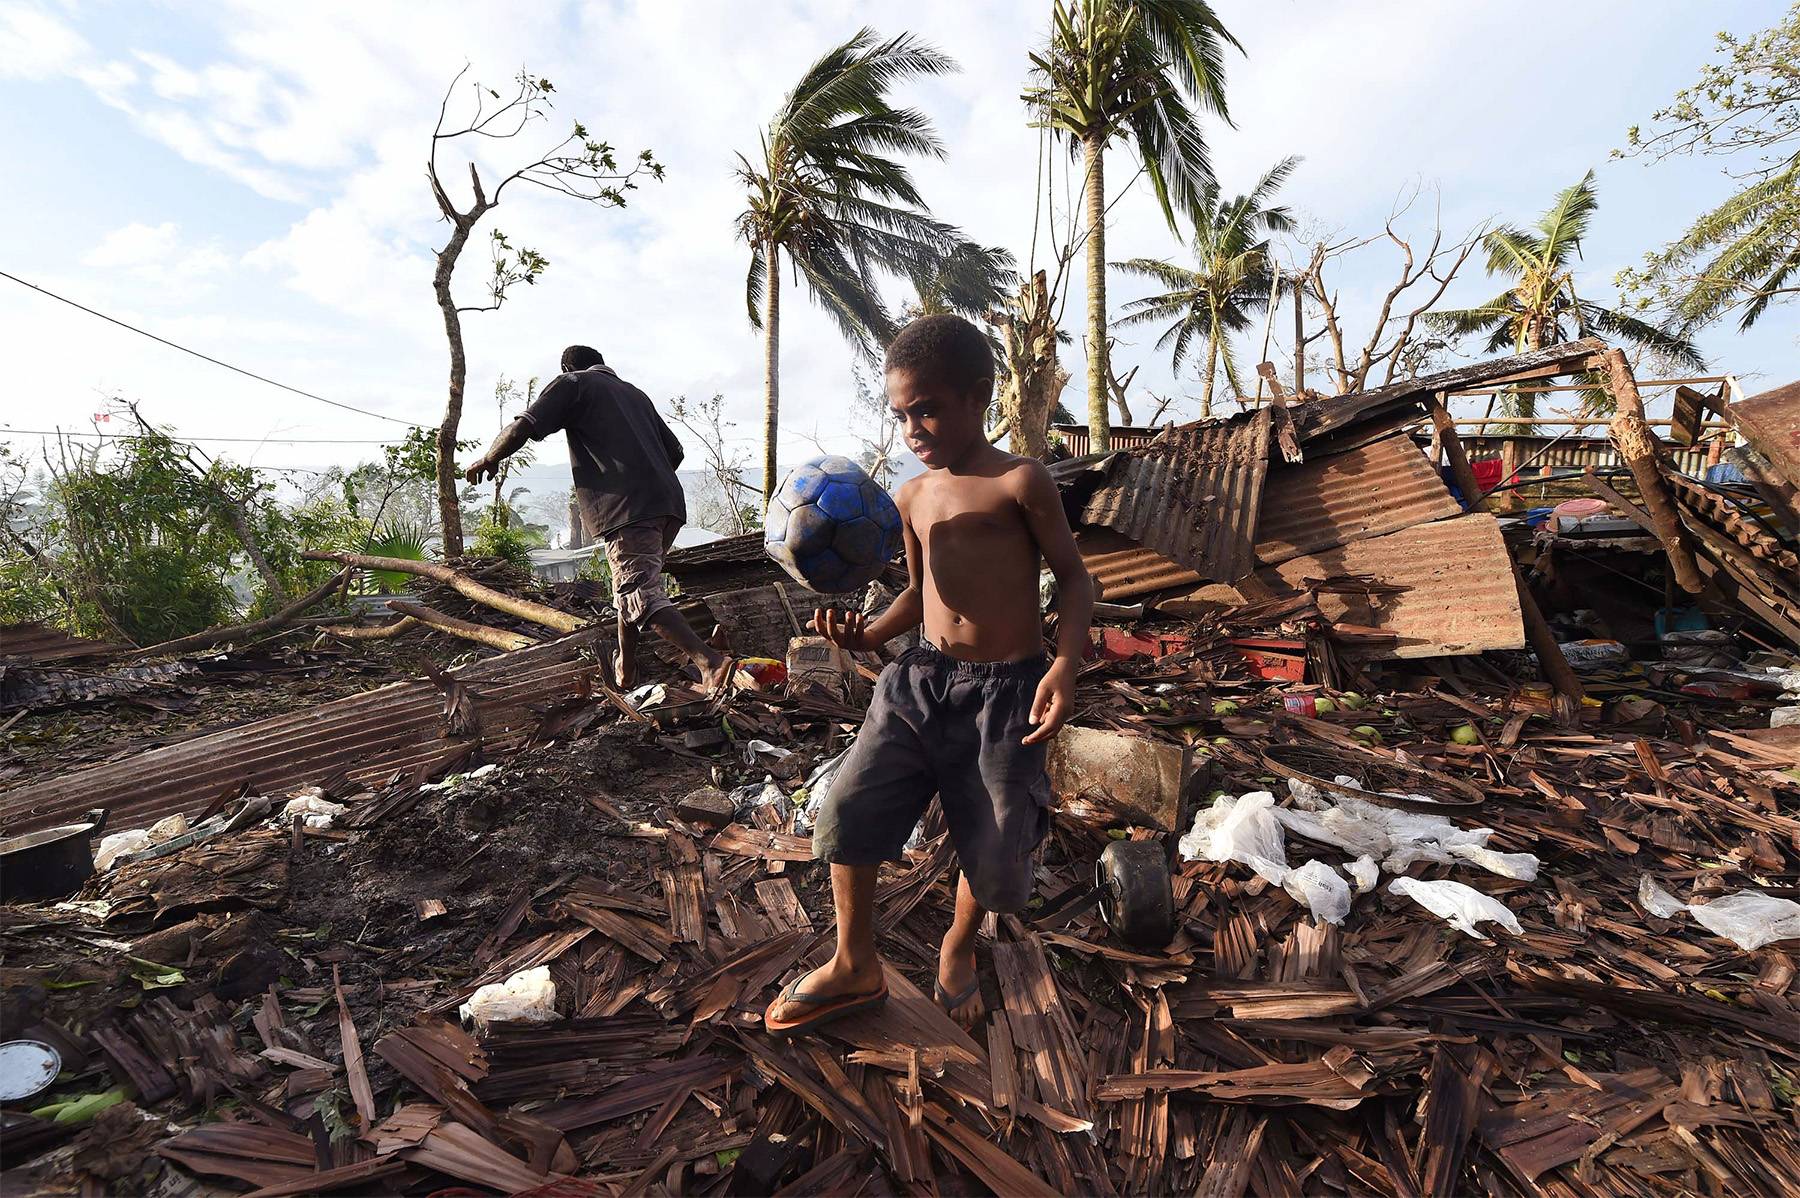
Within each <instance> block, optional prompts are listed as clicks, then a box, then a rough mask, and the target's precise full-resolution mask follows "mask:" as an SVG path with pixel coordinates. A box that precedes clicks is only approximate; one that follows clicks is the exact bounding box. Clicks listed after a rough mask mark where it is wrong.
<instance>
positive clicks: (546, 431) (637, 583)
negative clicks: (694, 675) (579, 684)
mask: <svg viewBox="0 0 1800 1198" xmlns="http://www.w3.org/2000/svg"><path fill="white" fill-rule="evenodd" d="M562 369H563V373H561V374H559V375H557V376H556V377H555V378H554V379H552V380H551V381H550V384H549V386H547V387H545V388H544V389H543V390H542V391H540V392H539V393H538V397H537V399H535V400H534V401H532V403H531V406H529V407H527V408H526V409H525V411H524V412H523V413H522V414H521V415H520V416H519V418H518V419H517V420H515V421H513V422H512V423H511V424H509V425H507V426H506V428H505V429H504V430H503V431H502V432H501V433H500V436H499V437H498V438H496V439H495V441H494V444H493V445H492V447H490V448H489V449H488V451H487V453H485V454H483V455H482V456H481V457H480V458H478V459H476V460H475V462H474V463H473V464H471V465H470V466H469V468H468V469H467V470H466V471H464V472H463V476H464V477H465V478H467V479H468V480H469V481H470V482H472V483H478V482H480V481H481V480H482V479H483V478H492V477H494V474H495V471H496V470H497V469H498V467H499V464H500V463H501V462H502V461H504V460H505V459H506V458H509V457H511V456H512V455H513V454H515V453H517V452H518V451H519V449H520V447H522V446H523V445H524V444H525V442H526V441H527V440H532V441H542V440H543V439H544V438H545V437H548V436H549V435H550V434H551V433H554V432H565V433H567V434H568V438H569V466H570V469H571V471H572V472H573V474H574V478H575V497H576V499H577V501H578V503H579V506H580V508H581V513H582V517H583V519H584V521H585V522H586V524H587V529H588V532H589V533H590V534H592V535H593V536H595V537H597V538H599V539H600V541H601V542H602V543H604V544H605V546H606V561H607V564H608V565H609V566H610V567H611V568H612V586H613V603H614V605H615V606H616V607H617V609H618V612H619V652H618V657H617V658H616V659H615V663H614V664H615V670H614V673H615V676H616V679H617V681H618V684H619V685H620V686H622V687H626V688H629V687H631V686H632V685H633V684H634V682H635V678H634V674H635V670H636V664H637V647H638V637H639V636H640V635H641V634H642V632H643V630H644V628H645V627H646V626H648V627H651V628H654V629H655V630H656V632H657V635H658V636H660V637H662V638H663V639H664V640H666V641H668V642H669V643H670V644H671V645H674V646H675V647H676V648H677V649H679V650H681V651H682V652H683V653H685V654H687V656H688V660H690V661H691V662H693V663H694V668H695V669H696V670H698V671H699V672H700V680H701V682H702V684H704V685H705V686H706V688H707V689H708V690H712V689H716V688H717V687H719V686H721V685H723V684H724V682H725V680H726V677H727V675H728V674H729V672H730V664H731V663H730V659H728V658H727V657H726V656H725V655H724V654H722V653H720V652H719V651H718V650H716V649H714V648H712V647H711V646H710V645H708V644H707V643H706V642H705V641H702V640H701V639H700V638H699V636H697V635H696V634H695V632H694V630H693V629H692V628H690V627H689V626H688V622H687V621H686V620H685V619H683V618H682V615H681V613H680V612H679V611H677V610H676V608H675V605H674V604H673V603H672V602H670V601H669V596H668V595H667V593H666V592H665V591H664V589H663V578H662V570H663V556H664V555H665V554H666V553H668V551H669V547H670V546H671V545H673V544H674V543H675V534H676V533H678V532H680V531H681V526H682V525H683V524H685V523H686V522H687V503H686V501H685V499H684V498H683V497H682V493H681V480H680V479H678V478H676V477H675V467H677V466H679V465H680V464H681V458H682V450H681V442H680V441H678V440H676V439H675V434H674V433H672V432H670V431H669V426H668V425H667V424H664V423H663V419H662V417H661V416H659V415H657V412H656V408H655V406H654V405H653V404H652V403H651V402H650V397H649V396H647V395H645V394H644V393H643V392H642V391H640V390H638V389H637V388H636V387H634V386H632V385H631V384H630V383H628V382H626V381H625V380H624V379H622V378H620V377H619V376H618V375H617V374H615V373H614V372H613V370H612V368H611V367H609V366H608V365H607V364H606V359H604V358H602V357H601V356H600V353H599V351H598V350H594V349H590V348H589V347H588V346H585V345H571V346H570V347H569V348H568V349H565V350H563V355H562Z"/></svg>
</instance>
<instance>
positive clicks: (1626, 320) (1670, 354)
mask: <svg viewBox="0 0 1800 1198" xmlns="http://www.w3.org/2000/svg"><path fill="white" fill-rule="evenodd" d="M1581 315H1582V318H1583V320H1584V321H1585V322H1586V324H1587V327H1589V328H1590V329H1593V330H1595V331H1596V332H1600V333H1604V334H1606V335H1607V336H1609V337H1612V338H1614V339H1617V340H1621V341H1628V342H1630V343H1631V344H1633V345H1640V346H1643V347H1644V348H1645V349H1649V350H1654V351H1655V352H1657V353H1659V354H1662V355H1663V356H1665V357H1667V358H1671V359H1673V360H1674V361H1677V362H1680V363H1681V364H1682V365H1684V366H1691V367H1693V368H1694V369H1696V370H1703V369H1705V367H1706V359H1705V358H1704V357H1702V356H1701V354H1700V350H1699V348H1698V347H1697V346H1696V345H1695V344H1694V343H1693V341H1692V340H1690V339H1689V338H1687V337H1685V336H1683V335H1682V334H1680V333H1676V332H1671V331H1670V330H1668V329H1660V328H1658V327H1656V326H1655V325H1653V324H1650V323H1649V322H1648V321H1644V320H1639V319H1638V318H1637V317H1635V316H1632V315H1630V314H1628V313H1625V312H1619V311H1615V310H1614V309H1612V308H1603V307H1601V306H1600V305H1599V304H1595V303H1589V302H1587V301H1585V300H1584V301H1582V303H1581Z"/></svg>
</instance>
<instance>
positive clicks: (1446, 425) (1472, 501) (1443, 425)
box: [1429, 395, 1481, 511]
mask: <svg viewBox="0 0 1800 1198" xmlns="http://www.w3.org/2000/svg"><path fill="white" fill-rule="evenodd" d="M1429 411H1430V412H1431V427H1432V428H1434V429H1436V430H1437V435H1438V442H1439V443H1440V444H1441V445H1443V447H1444V456H1445V457H1446V458H1448V459H1450V477H1452V478H1454V479H1455V480H1456V489H1457V490H1458V491H1461V492H1462V494H1463V507H1464V508H1466V509H1468V510H1469V511H1474V510H1475V505H1476V504H1477V503H1479V502H1481V484H1480V483H1478V482H1476V481H1475V470H1474V467H1472V466H1470V465H1469V455H1468V454H1466V453H1464V452H1463V443H1462V438H1461V437H1459V436H1457V435H1456V422H1455V421H1454V420H1452V419H1450V413H1449V412H1447V411H1445V410H1444V400H1443V396H1442V395H1439V396H1437V397H1435V398H1433V399H1432V400H1431V403H1430V405H1429Z"/></svg>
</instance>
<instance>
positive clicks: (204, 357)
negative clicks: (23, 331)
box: [0, 270, 426, 440]
mask: <svg viewBox="0 0 1800 1198" xmlns="http://www.w3.org/2000/svg"><path fill="white" fill-rule="evenodd" d="M0 279H11V280H12V281H13V282H15V283H17V284H18V285H19V286H21V287H28V288H30V289H31V290H32V291H35V292H37V293H38V294H39V295H47V296H49V297H50V298H51V299H53V300H56V301H58V302H59V303H64V304H67V305H69V307H71V308H77V309H80V310H81V311H83V312H86V313H87V314H88V315H89V316H98V317H99V318H100V319H101V320H104V321H106V322H107V323H108V324H116V325H118V326H119V327H120V328H122V329H128V330H130V331H131V332H133V333H136V334H137V335H138V336H140V337H148V338H150V340H152V341H156V342H159V343H161V344H163V345H166V346H168V347H169V348H170V349H178V350H180V351H181V352H182V353H184V354H191V355H193V356H194V357H196V358H199V359H200V360H201V361H202V362H211V363H212V364H213V365H214V366H223V367H224V368H225V369H226V370H230V371H235V372H236V373H238V374H241V375H243V376H244V377H246V378H252V379H255V380H256V381H257V382H259V383H267V384H268V385H269V386H271V387H279V388H281V389H282V390H283V391H291V392H293V393H294V394H295V395H300V396H304V397H305V398H307V399H312V400H317V401H318V402H319V403H322V404H329V405H331V406H332V407H334V408H342V409H343V410H344V411H346V412H355V413H357V414H358V415H361V416H373V417H374V418H375V419H377V420H387V421H391V422H392V423H394V424H404V425H406V426H407V427H408V428H424V427H426V426H425V425H423V424H415V423H413V422H412V421H411V420H402V419H400V418H399V417H398V416H387V415H383V414H382V413H380V412H371V411H370V410H369V409H367V408H359V407H357V406H356V405H354V404H347V403H340V402H338V401H337V400H335V399H326V398H325V397H324V396H323V395H314V394H313V393H312V392H311V391H303V390H301V389H300V388H299V387H290V386H288V385H287V384H286V383H278V382H276V381H275V380H274V379H272V378H269V377H267V376H266V375H261V374H257V373H256V372H255V371H254V370H245V369H244V368H243V367H242V366H233V365H232V364H231V363H230V362H221V361H220V360H219V359H218V358H215V357H213V356H212V355H211V354H203V353H201V352H200V351H199V350H197V349H189V348H188V347H187V346H185V345H182V344H180V343H179V342H175V341H170V340H169V339H168V338H167V337H158V336H157V335H156V334H155V333H152V332H149V331H148V330H146V329H140V328H138V327H137V326H136V325H134V324H127V323H126V322H125V321H123V320H120V319H119V318H118V317H116V316H108V315H107V314H106V313H104V312H97V311H95V310H94V309H92V308H90V307H88V306H87V305H86V304H81V303H77V302H76V301H74V300H72V299H70V298H69V297H68V296H66V295H58V294H56V292H54V291H51V290H49V289H47V288H44V287H39V286H38V285H37V284H36V283H28V282H26V281H25V280H24V279H21V278H19V276H17V275H10V274H7V273H6V272H5V271H3V270H0ZM214 439H215V440H216V439H218V438H214Z"/></svg>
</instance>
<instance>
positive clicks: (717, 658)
mask: <svg viewBox="0 0 1800 1198" xmlns="http://www.w3.org/2000/svg"><path fill="white" fill-rule="evenodd" d="M696 664H697V665H698V667H699V670H700V689H701V690H703V691H705V692H706V693H707V694H709V695H716V694H719V693H721V692H722V691H724V690H725V688H726V687H727V686H729V685H730V683H731V669H732V666H733V665H734V664H735V663H734V662H733V661H732V659H731V658H730V657H727V656H726V655H725V654H723V653H714V654H713V655H712V656H711V657H710V658H708V659H706V660H705V661H703V662H699V663H696Z"/></svg>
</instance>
